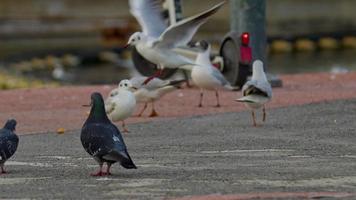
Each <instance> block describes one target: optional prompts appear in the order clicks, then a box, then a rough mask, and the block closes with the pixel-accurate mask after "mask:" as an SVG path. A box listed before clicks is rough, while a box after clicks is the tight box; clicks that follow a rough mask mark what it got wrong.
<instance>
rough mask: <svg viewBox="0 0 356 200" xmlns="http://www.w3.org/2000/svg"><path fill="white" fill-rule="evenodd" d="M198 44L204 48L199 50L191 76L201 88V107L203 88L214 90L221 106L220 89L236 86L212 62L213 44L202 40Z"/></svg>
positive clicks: (217, 105)
mask: <svg viewBox="0 0 356 200" xmlns="http://www.w3.org/2000/svg"><path fill="white" fill-rule="evenodd" d="M196 46H198V47H200V48H202V50H203V51H202V52H199V53H198V55H197V58H196V60H195V65H194V66H193V68H192V69H191V70H192V73H191V78H192V81H193V83H194V84H195V85H196V86H197V87H199V88H200V100H199V105H198V106H199V107H202V101H203V95H204V94H203V90H204V89H206V90H214V91H215V96H216V102H217V103H216V107H220V102H219V93H218V90H220V89H225V90H234V89H235V88H234V87H232V86H231V85H230V83H229V82H228V81H227V80H226V79H225V77H224V75H222V74H221V72H220V71H219V70H218V69H217V68H216V67H214V66H213V64H212V63H211V62H210V51H211V46H210V44H209V43H208V42H206V41H204V40H202V41H200V42H197V43H196Z"/></svg>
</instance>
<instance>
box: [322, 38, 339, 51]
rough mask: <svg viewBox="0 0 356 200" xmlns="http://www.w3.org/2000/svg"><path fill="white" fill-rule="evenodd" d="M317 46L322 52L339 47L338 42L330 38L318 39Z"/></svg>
mask: <svg viewBox="0 0 356 200" xmlns="http://www.w3.org/2000/svg"><path fill="white" fill-rule="evenodd" d="M318 45H319V47H320V49H322V50H335V49H338V48H339V47H340V45H339V42H338V41H337V40H336V39H335V38H331V37H324V38H320V40H319V42H318Z"/></svg>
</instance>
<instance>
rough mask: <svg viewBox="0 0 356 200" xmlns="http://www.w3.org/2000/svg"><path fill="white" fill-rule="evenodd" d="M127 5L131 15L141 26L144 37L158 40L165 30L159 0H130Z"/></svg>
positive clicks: (165, 26)
mask: <svg viewBox="0 0 356 200" xmlns="http://www.w3.org/2000/svg"><path fill="white" fill-rule="evenodd" d="M129 3H130V11H131V14H132V15H133V16H135V18H136V19H137V21H138V23H139V24H140V25H141V27H142V30H143V33H144V34H145V35H148V36H150V37H153V38H158V37H159V36H160V35H161V34H162V33H163V31H164V30H165V29H166V28H167V25H166V23H165V21H164V18H163V16H162V6H161V1H160V0H130V1H129Z"/></svg>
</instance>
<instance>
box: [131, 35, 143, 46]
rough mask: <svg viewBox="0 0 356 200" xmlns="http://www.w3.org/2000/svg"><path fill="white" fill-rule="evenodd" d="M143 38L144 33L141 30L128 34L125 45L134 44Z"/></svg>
mask: <svg viewBox="0 0 356 200" xmlns="http://www.w3.org/2000/svg"><path fill="white" fill-rule="evenodd" d="M144 38H145V35H144V34H143V33H142V32H136V33H134V34H132V35H131V36H130V38H129V41H128V42H127V46H134V45H136V44H138V43H139V42H140V41H142V40H143V39H144Z"/></svg>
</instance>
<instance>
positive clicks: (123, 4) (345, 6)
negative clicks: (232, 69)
mask: <svg viewBox="0 0 356 200" xmlns="http://www.w3.org/2000/svg"><path fill="white" fill-rule="evenodd" d="M218 2H220V0H206V1H199V4H198V3H197V1H196V0H182V10H183V16H184V17H187V16H191V15H194V14H197V13H199V12H201V11H203V10H205V9H207V8H209V7H211V6H212V5H214V4H215V3H218ZM227 2H229V1H227ZM230 7H231V6H230V5H229V4H227V5H225V6H224V7H223V8H222V10H220V11H219V12H218V13H217V14H216V15H214V16H213V17H212V18H211V20H209V21H208V22H207V23H206V24H204V25H203V26H202V27H201V29H200V30H199V31H198V34H197V35H196V38H204V39H208V40H209V41H210V42H212V43H213V44H214V47H215V48H214V50H215V52H217V51H218V50H219V44H220V42H221V40H222V39H223V37H224V36H225V35H226V33H228V32H229V30H230V12H231V11H230V10H229V8H230ZM355 7H356V1H354V0H268V1H267V4H266V17H267V19H266V20H267V36H268V71H269V72H272V73H274V74H287V73H288V74H291V73H309V72H331V73H346V72H348V71H353V70H355V69H356V56H355V55H356V20H355V19H356V12H355V11H354V8H355ZM137 30H140V27H139V25H138V24H137V22H136V20H135V18H133V16H131V14H130V12H129V5H128V1H127V0H100V1H97V0H1V1H0V88H1V89H11V88H24V87H37V86H42V85H67V84H75V85H78V84H80V85H82V84H104V83H105V84H111V83H115V84H116V83H118V81H119V80H120V79H122V78H127V77H129V76H130V75H132V74H135V73H137V72H135V68H134V66H133V63H132V61H131V59H130V55H131V54H130V51H128V50H125V49H122V48H121V47H123V46H124V45H125V44H126V42H127V39H128V37H129V36H130V34H131V33H133V32H135V31H137Z"/></svg>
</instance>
